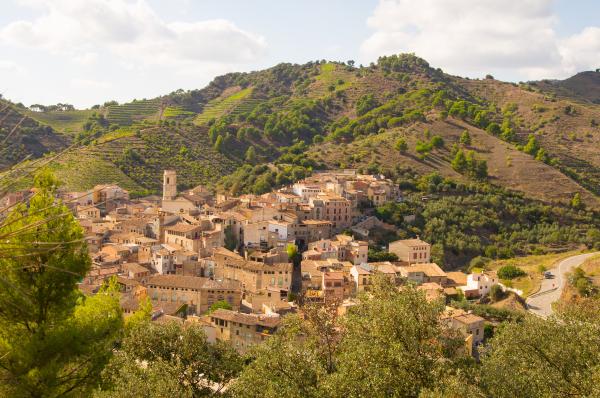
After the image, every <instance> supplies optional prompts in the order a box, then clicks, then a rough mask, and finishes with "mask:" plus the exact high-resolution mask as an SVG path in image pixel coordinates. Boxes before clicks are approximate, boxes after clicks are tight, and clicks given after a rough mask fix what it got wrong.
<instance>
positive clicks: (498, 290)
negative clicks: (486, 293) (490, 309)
mask: <svg viewBox="0 0 600 398" xmlns="http://www.w3.org/2000/svg"><path fill="white" fill-rule="evenodd" d="M503 298H504V290H502V287H501V286H500V285H498V284H496V285H492V287H491V288H490V299H492V301H493V302H496V301H500V300H502V299H503Z"/></svg>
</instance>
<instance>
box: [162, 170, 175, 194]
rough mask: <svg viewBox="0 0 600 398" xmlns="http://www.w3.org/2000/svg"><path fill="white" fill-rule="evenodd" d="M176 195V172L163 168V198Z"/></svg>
mask: <svg viewBox="0 0 600 398" xmlns="http://www.w3.org/2000/svg"><path fill="white" fill-rule="evenodd" d="M176 197H177V173H176V172H175V170H165V172H164V175H163V200H173V199H175V198H176Z"/></svg>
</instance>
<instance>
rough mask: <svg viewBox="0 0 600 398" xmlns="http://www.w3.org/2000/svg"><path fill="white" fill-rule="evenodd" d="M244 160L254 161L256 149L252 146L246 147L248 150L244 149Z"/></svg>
mask: <svg viewBox="0 0 600 398" xmlns="http://www.w3.org/2000/svg"><path fill="white" fill-rule="evenodd" d="M246 162H248V163H254V162H256V151H255V149H254V147H253V146H250V147H248V150H247V151H246Z"/></svg>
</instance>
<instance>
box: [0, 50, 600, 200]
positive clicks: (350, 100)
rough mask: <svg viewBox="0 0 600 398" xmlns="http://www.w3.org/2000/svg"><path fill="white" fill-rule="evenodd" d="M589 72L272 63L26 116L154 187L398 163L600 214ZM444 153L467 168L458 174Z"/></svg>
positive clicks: (274, 180) (230, 186)
mask: <svg viewBox="0 0 600 398" xmlns="http://www.w3.org/2000/svg"><path fill="white" fill-rule="evenodd" d="M596 73H597V72H586V73H584V74H579V75H577V76H575V77H573V78H571V79H567V80H565V81H563V82H560V81H553V82H548V81H542V82H530V83H527V84H521V85H517V84H512V83H504V82H500V81H497V80H494V79H493V78H488V79H483V80H472V79H464V78H460V77H456V76H450V75H447V74H444V73H443V72H442V71H441V70H439V69H434V68H432V67H430V65H429V64H428V63H427V62H426V61H425V60H423V59H420V58H418V57H415V56H413V55H407V54H401V55H398V56H391V57H381V58H380V59H379V60H378V62H377V63H375V64H372V65H370V66H368V67H356V66H354V65H353V64H346V63H340V62H309V63H307V64H303V65H297V64H279V65H277V66H275V67H272V68H269V69H266V70H262V71H257V72H251V73H231V74H227V75H224V76H219V77H217V78H215V79H214V80H213V81H212V82H211V83H210V84H209V85H208V86H207V87H205V88H202V89H197V90H191V91H183V90H178V91H176V92H173V93H171V94H168V95H165V96H162V97H160V98H156V99H151V100H141V101H134V102H131V103H128V104H123V105H107V106H106V107H103V108H100V109H98V110H95V111H67V112H62V113H60V112H46V113H37V112H26V114H28V115H32V116H35V117H36V119H37V120H38V121H40V122H41V123H43V124H46V125H48V126H50V127H52V129H50V130H49V131H58V132H63V133H71V132H74V131H77V129H78V128H79V127H78V126H81V125H83V128H82V131H81V132H79V134H78V135H77V136H76V139H77V140H79V141H78V142H80V143H81V144H82V145H84V146H87V148H86V149H85V151H87V152H88V153H90V154H92V155H93V156H95V157H97V158H99V159H102V160H103V161H107V162H109V164H110V165H113V167H117V168H119V170H120V171H121V172H123V173H124V174H125V175H127V176H129V178H131V179H132V180H133V181H135V182H136V184H138V185H139V187H140V188H142V189H149V190H152V191H155V190H156V189H158V187H159V182H160V172H161V170H160V169H161V168H162V167H167V166H173V167H176V168H178V169H180V173H182V175H185V176H186V177H185V178H182V179H180V181H182V183H184V184H193V183H195V182H198V181H202V182H208V183H218V186H219V189H224V190H230V191H233V192H236V193H240V192H254V193H262V192H265V191H267V190H269V189H271V188H272V187H275V186H279V185H281V184H285V183H289V182H290V181H292V180H294V179H296V178H299V177H302V176H304V175H307V174H309V173H310V172H311V171H312V170H314V169H315V168H327V167H356V168H361V169H364V170H365V171H367V170H368V171H370V172H383V173H391V172H392V171H393V170H395V169H397V168H398V167H403V168H410V169H412V170H414V171H416V172H417V173H421V174H427V173H431V172H433V171H435V172H438V173H440V174H441V175H443V176H447V177H450V178H452V179H455V180H458V181H464V182H468V181H472V180H473V179H474V178H479V179H483V180H485V181H487V182H490V183H492V184H496V185H499V186H501V187H506V188H509V189H511V190H515V191H519V192H523V193H525V194H526V195H528V196H530V197H532V198H537V199H541V200H544V201H551V202H563V203H568V202H570V200H571V199H572V198H573V197H574V195H575V194H576V193H577V194H579V196H580V197H581V198H582V199H583V201H584V202H585V203H586V204H587V205H588V206H592V207H596V208H600V202H599V199H598V195H600V128H599V127H598V126H599V124H600V105H598V104H596V103H594V101H593V98H592V97H594V96H595V95H596V94H595V93H596V91H597V90H598V89H599V88H600V83H598V79H597V76H596ZM586 87H587V89H586ZM586 90H587V91H586ZM586 93H587V94H589V95H587V96H586ZM9 119H10V117H9V118H7V120H9ZM14 119H15V117H14V116H13V120H12V121H11V123H12V125H14V124H15V123H16V122H18V120H16V121H15V120H14ZM5 130H6V128H5ZM465 131H467V133H466V134H467V135H468V137H469V142H468V143H463V142H462V137H463V135H465ZM107 141H111V142H109V143H108V144H103V145H99V144H102V143H103V142H107ZM112 141H114V142H112ZM399 142H401V143H402V145H400V143H399ZM401 147H402V149H399V148H401ZM23 151H24V152H23V154H22V156H21V157H24V156H26V153H27V148H25V149H23ZM43 152H44V149H43V148H42V147H40V149H39V150H37V152H36V156H39V155H40V154H41V153H43ZM456 157H459V158H460V157H463V158H464V159H466V160H467V163H468V164H464V165H458V166H457V164H456V162H455V158H456ZM18 159H19V157H18V156H17V157H15V159H13V160H12V162H14V161H17V160H18ZM459 160H460V159H459ZM8 164H10V162H5V165H8ZM484 167H485V169H486V170H484ZM477 168H478V169H477ZM482 173H483V174H485V175H483V174H482ZM476 175H478V177H477V176H476ZM222 176H226V178H224V179H222V180H221V179H220V178H221V177H222ZM186 178H189V181H186V180H185V179H186Z"/></svg>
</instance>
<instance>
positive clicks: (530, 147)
mask: <svg viewBox="0 0 600 398" xmlns="http://www.w3.org/2000/svg"><path fill="white" fill-rule="evenodd" d="M539 149H540V146H539V144H538V142H537V139H536V138H535V136H534V135H533V134H530V135H529V140H528V141H527V144H526V145H525V146H524V147H523V152H525V153H528V154H530V155H533V156H535V155H536V154H537V152H538V151H539Z"/></svg>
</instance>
